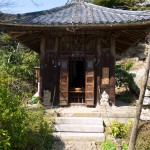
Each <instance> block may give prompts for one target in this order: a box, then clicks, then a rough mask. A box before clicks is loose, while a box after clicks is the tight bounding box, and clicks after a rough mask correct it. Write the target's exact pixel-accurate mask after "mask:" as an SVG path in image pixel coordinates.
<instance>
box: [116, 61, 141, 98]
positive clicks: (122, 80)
mask: <svg viewBox="0 0 150 150" xmlns="http://www.w3.org/2000/svg"><path fill="white" fill-rule="evenodd" d="M131 65H132V64H130V63H129V64H126V65H125V67H124V65H116V72H115V77H116V87H125V88H126V89H129V90H130V91H131V92H132V93H134V94H135V95H137V96H138V95H139V92H140V90H139V88H138V86H137V85H136V84H135V82H134V79H133V76H132V74H130V73H128V71H127V70H125V68H126V69H129V68H130V67H131Z"/></svg>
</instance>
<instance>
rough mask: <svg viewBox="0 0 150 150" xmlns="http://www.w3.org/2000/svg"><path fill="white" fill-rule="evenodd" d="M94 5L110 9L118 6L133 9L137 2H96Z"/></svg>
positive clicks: (112, 0) (116, 0)
mask: <svg viewBox="0 0 150 150" xmlns="http://www.w3.org/2000/svg"><path fill="white" fill-rule="evenodd" d="M93 3H94V4H96V5H101V6H105V7H109V8H113V7H116V6H124V7H125V8H126V9H131V7H133V6H134V5H135V3H136V1H135V0H94V1H93Z"/></svg>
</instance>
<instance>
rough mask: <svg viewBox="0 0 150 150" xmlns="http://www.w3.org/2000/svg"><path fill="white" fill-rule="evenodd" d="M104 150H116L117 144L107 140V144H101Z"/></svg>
mask: <svg viewBox="0 0 150 150" xmlns="http://www.w3.org/2000/svg"><path fill="white" fill-rule="evenodd" d="M101 148H102V150H116V144H115V143H114V142H113V141H111V140H108V139H107V140H106V141H105V143H102V144H101Z"/></svg>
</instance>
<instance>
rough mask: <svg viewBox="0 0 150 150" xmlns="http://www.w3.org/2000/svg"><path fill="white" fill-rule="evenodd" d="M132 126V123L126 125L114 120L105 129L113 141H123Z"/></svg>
mask: <svg viewBox="0 0 150 150" xmlns="http://www.w3.org/2000/svg"><path fill="white" fill-rule="evenodd" d="M131 126H132V121H130V120H129V121H128V123H127V124H124V123H121V122H118V121H116V120H114V121H113V122H112V123H111V124H110V126H109V127H108V128H107V133H108V134H110V135H112V136H113V137H114V138H115V139H124V138H125V137H126V136H127V133H128V131H129V129H130V127H131Z"/></svg>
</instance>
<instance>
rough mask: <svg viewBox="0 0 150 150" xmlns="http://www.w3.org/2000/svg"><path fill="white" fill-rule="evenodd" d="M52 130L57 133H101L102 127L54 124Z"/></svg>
mask: <svg viewBox="0 0 150 150" xmlns="http://www.w3.org/2000/svg"><path fill="white" fill-rule="evenodd" d="M54 130H55V131H59V132H88V133H103V132H104V126H103V125H82V124H75V125H74V124H60V125H58V124H56V125H54Z"/></svg>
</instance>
